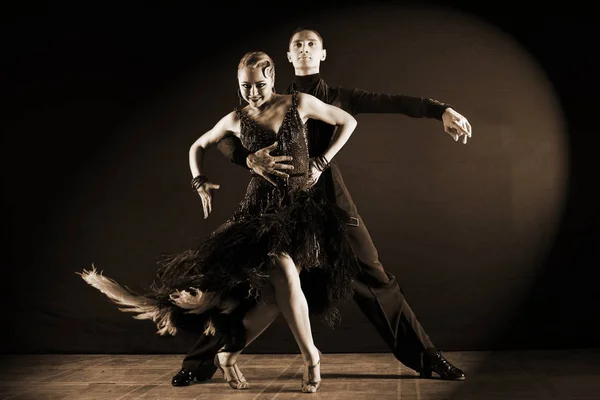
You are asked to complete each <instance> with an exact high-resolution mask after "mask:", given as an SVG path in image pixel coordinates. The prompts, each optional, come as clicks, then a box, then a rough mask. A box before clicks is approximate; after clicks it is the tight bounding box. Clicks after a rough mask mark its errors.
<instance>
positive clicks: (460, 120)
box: [442, 108, 471, 144]
mask: <svg viewBox="0 0 600 400" xmlns="http://www.w3.org/2000/svg"><path fill="white" fill-rule="evenodd" d="M442 123H443V124H444V131H445V132H446V133H447V134H449V135H450V136H452V137H453V138H454V141H458V139H460V138H462V142H463V143H464V144H467V139H470V138H471V124H470V123H469V121H468V120H467V119H466V118H465V117H463V116H462V115H461V114H459V113H458V112H456V111H455V110H453V109H452V108H446V111H444V114H442Z"/></svg>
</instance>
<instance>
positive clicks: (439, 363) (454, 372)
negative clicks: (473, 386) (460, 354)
mask: <svg viewBox="0 0 600 400" xmlns="http://www.w3.org/2000/svg"><path fill="white" fill-rule="evenodd" d="M432 372H435V373H436V374H438V375H439V376H440V378H441V379H444V380H447V381H464V380H465V379H466V377H465V374H464V373H463V372H462V371H461V370H460V369H458V368H456V367H455V366H454V365H452V364H450V361H448V360H446V359H445V358H444V356H443V355H442V352H441V351H436V352H435V354H427V353H425V354H423V368H422V370H421V378H431V374H432Z"/></svg>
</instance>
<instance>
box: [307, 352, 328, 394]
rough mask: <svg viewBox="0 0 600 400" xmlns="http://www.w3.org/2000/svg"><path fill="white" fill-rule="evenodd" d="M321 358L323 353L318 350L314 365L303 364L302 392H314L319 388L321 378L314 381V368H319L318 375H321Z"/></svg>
mask: <svg viewBox="0 0 600 400" xmlns="http://www.w3.org/2000/svg"><path fill="white" fill-rule="evenodd" d="M321 358H323V354H321V352H320V351H319V361H317V363H316V364H315V365H306V364H305V365H304V374H303V375H302V392H303V393H316V392H317V391H318V390H319V387H320V386H321V380H318V381H315V368H319V375H321V374H320V372H321V369H320V367H321Z"/></svg>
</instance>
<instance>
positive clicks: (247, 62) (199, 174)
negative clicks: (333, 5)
mask: <svg viewBox="0 0 600 400" xmlns="http://www.w3.org/2000/svg"><path fill="white" fill-rule="evenodd" d="M237 75H238V84H239V93H238V94H239V95H240V97H241V98H243V99H244V100H245V101H246V102H247V103H248V105H247V106H245V107H243V108H240V107H238V108H236V109H234V110H233V111H232V112H231V113H229V114H227V115H225V116H224V117H223V118H221V120H219V121H218V122H217V123H216V125H215V126H214V127H213V128H212V129H210V130H209V131H208V132H206V133H205V134H203V135H202V136H201V137H200V138H198V140H196V142H195V143H194V144H193V145H192V146H191V148H190V153H189V161H190V169H191V172H192V176H193V179H192V187H193V188H194V189H195V190H196V191H197V192H198V194H199V195H200V198H201V200H202V205H203V210H204V217H205V218H207V217H208V215H209V214H210V212H211V211H212V191H213V190H216V189H218V188H219V185H217V184H214V183H212V182H211V181H210V180H209V179H208V178H207V177H206V176H205V175H204V170H203V160H204V153H205V151H206V150H207V149H208V148H210V147H211V146H213V145H215V144H216V143H218V142H219V141H220V140H221V139H223V138H224V137H225V136H226V135H229V134H233V135H235V136H237V137H238V138H240V140H241V142H242V143H243V144H244V146H245V147H246V148H247V149H248V150H250V151H256V150H258V149H261V148H263V147H266V146H268V145H274V146H275V145H276V149H277V152H278V153H279V155H281V156H282V157H287V158H284V159H287V160H289V161H290V164H289V165H291V168H293V169H292V171H291V173H290V177H289V178H288V179H281V178H275V180H267V179H266V178H263V177H262V176H258V175H254V176H252V178H251V180H250V183H249V185H248V188H247V191H246V195H245V197H244V199H243V201H242V202H241V204H240V206H239V208H238V210H237V211H236V212H235V213H234V215H233V216H232V217H231V218H230V219H229V220H228V221H227V222H226V223H225V224H224V225H223V226H221V227H220V228H219V229H217V230H216V231H215V232H213V233H212V234H211V235H210V237H209V238H207V239H206V240H204V241H203V242H202V243H201V244H200V245H199V246H198V247H197V248H196V249H193V250H188V251H186V252H183V253H181V254H176V255H172V256H169V257H166V258H165V259H164V260H163V261H162V262H161V265H160V268H159V270H158V274H157V278H156V279H155V281H154V283H153V285H152V286H151V290H150V291H149V293H148V294H146V295H144V296H138V295H136V294H134V293H131V292H130V291H127V290H126V289H124V288H123V287H121V286H120V285H118V284H117V283H116V282H114V281H112V280H110V279H108V278H105V277H103V276H102V275H101V274H98V273H97V272H96V270H95V269H93V270H92V271H84V272H83V274H82V277H83V278H84V279H85V280H86V281H87V282H88V283H89V284H90V285H92V286H94V287H96V288H97V289H99V290H101V291H102V292H103V293H105V294H106V295H107V296H108V297H109V298H111V299H112V300H113V301H114V302H116V303H118V304H120V305H124V306H126V307H128V308H126V309H122V310H123V311H132V312H137V313H139V315H138V316H136V318H138V319H152V320H153V321H154V322H155V323H156V324H157V326H158V327H159V333H160V334H166V333H169V334H175V333H176V331H177V329H178V328H181V329H186V327H187V326H188V325H187V324H188V321H189V320H190V319H193V320H194V323H196V324H197V323H198V322H199V321H200V322H201V323H203V324H204V327H205V328H206V329H207V330H208V331H209V332H210V331H213V332H214V331H215V330H222V331H226V336H228V337H230V338H231V340H230V343H232V345H231V348H232V349H233V348H235V344H234V343H235V339H236V335H238V334H237V332H238V329H236V327H235V326H232V325H231V324H230V323H229V322H230V320H233V318H231V319H228V318H227V316H228V315H230V314H232V313H236V312H238V311H239V310H240V309H242V308H243V305H244V304H247V303H248V301H249V300H248V299H249V298H250V299H253V300H255V301H259V307H255V308H253V309H252V311H251V312H252V313H258V314H260V315H261V316H263V317H264V318H272V316H273V315H275V314H276V310H277V308H278V309H279V310H280V311H281V313H282V314H283V315H284V317H285V319H286V321H287V323H288V326H289V327H290V330H291V331H292V333H293V335H294V338H295V339H296V342H297V344H298V347H299V349H300V352H301V353H302V356H303V359H304V362H305V371H304V374H303V378H302V391H303V392H308V393H312V392H316V391H317V390H318V389H319V386H320V352H319V351H318V349H317V348H316V347H315V345H314V343H313V339H312V333H311V328H310V319H309V309H310V310H311V312H312V313H315V314H318V315H320V316H321V317H322V318H324V319H325V320H326V321H327V322H328V323H330V324H333V323H334V322H335V320H336V318H337V317H338V314H337V309H336V306H335V305H336V302H337V301H339V300H341V299H344V298H347V297H350V296H351V294H352V281H353V279H354V276H355V274H356V273H357V266H356V263H355V259H354V255H353V253H352V249H351V247H350V244H349V242H348V239H347V236H346V223H347V217H348V216H347V215H346V214H345V213H344V212H343V211H342V210H341V209H339V208H338V207H337V206H336V205H335V204H333V203H331V202H327V201H326V200H325V199H324V198H321V197H320V196H318V195H317V194H316V193H313V191H312V190H311V187H312V185H314V183H315V182H316V181H317V180H318V178H319V176H320V174H321V172H322V171H323V170H324V169H325V168H327V167H328V165H329V162H330V161H331V159H332V158H333V157H334V156H335V155H336V154H337V153H338V152H339V150H340V149H341V148H342V147H343V145H344V144H345V143H346V142H347V140H348V139H349V137H350V135H351V134H352V132H353V131H354V129H355V128H356V120H355V119H354V118H353V117H352V116H351V115H350V114H348V113H347V112H345V111H343V110H341V109H340V108H337V107H334V106H331V105H328V104H325V103H323V102H322V101H320V100H318V99H317V98H315V97H313V96H311V95H308V94H303V93H293V94H291V95H281V94H277V93H275V90H274V84H275V67H274V63H273V61H272V60H271V58H270V57H269V56H268V55H267V54H265V53H263V52H250V53H247V54H246V55H244V57H243V58H242V59H241V61H240V63H239V65H238V72H237ZM309 118H312V119H319V120H322V121H324V122H326V123H329V124H332V125H337V126H338V129H337V132H336V134H335V135H334V137H333V138H332V140H331V143H330V145H329V147H328V148H327V149H326V151H325V152H324V153H323V154H322V155H320V156H319V157H316V158H312V159H311V158H309V155H308V145H307V138H306V131H305V122H306V121H307V120H308V119H309ZM301 277H302V278H301ZM301 279H302V280H301ZM247 320H255V319H253V318H247ZM244 321H246V320H244ZM260 326H265V325H264V324H260ZM261 329H262V328H261ZM241 331H243V332H244V333H243V335H244V338H243V339H242V341H243V342H244V344H247V343H249V342H251V341H252V340H254V339H255V338H256V337H257V336H258V335H260V333H261V331H260V329H259V328H257V327H253V326H244V329H242V330H241ZM237 354H238V353H236V352H235V351H232V350H226V349H223V351H222V352H220V353H219V354H217V357H215V364H216V365H217V366H218V367H219V368H220V369H222V371H223V373H224V376H225V378H226V379H227V381H228V382H229V384H230V386H231V387H233V388H234V389H246V388H248V384H247V382H246V380H245V378H244V377H243V375H242V374H241V372H240V371H239V369H238V368H237V365H236V363H235V358H236V356H237Z"/></svg>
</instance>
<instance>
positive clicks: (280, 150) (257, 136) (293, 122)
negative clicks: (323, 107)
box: [235, 92, 309, 190]
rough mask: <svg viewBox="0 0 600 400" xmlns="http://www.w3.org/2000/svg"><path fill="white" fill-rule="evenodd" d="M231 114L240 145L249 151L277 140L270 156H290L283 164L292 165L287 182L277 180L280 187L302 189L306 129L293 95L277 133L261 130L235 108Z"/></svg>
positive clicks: (305, 168)
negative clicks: (237, 124)
mask: <svg viewBox="0 0 600 400" xmlns="http://www.w3.org/2000/svg"><path fill="white" fill-rule="evenodd" d="M235 111H236V113H237V115H238V118H239V119H240V126H241V128H240V135H241V136H240V139H241V142H242V144H243V145H244V147H246V148H247V149H248V150H249V151H251V152H256V151H257V150H260V149H262V148H264V147H267V146H270V145H272V144H273V143H274V142H275V141H277V142H278V144H277V149H276V150H275V151H272V152H271V155H273V156H278V155H286V156H292V157H293V160H292V161H289V162H286V163H287V164H290V165H293V166H294V169H293V170H291V171H290V178H289V179H288V180H287V181H286V180H285V179H282V178H277V183H278V184H279V185H280V188H284V187H286V188H287V189H288V190H295V189H298V188H300V187H302V186H303V185H304V184H305V182H306V179H307V176H308V175H307V172H308V158H309V157H308V141H307V136H306V126H305V125H304V123H303V122H302V119H301V118H300V114H299V113H298V98H297V93H296V92H294V93H293V94H292V105H291V106H290V108H289V109H288V110H287V111H286V113H285V115H284V117H283V122H282V124H281V127H280V128H279V131H278V132H273V131H272V130H270V129H267V128H264V127H263V126H262V125H260V124H258V123H257V122H256V121H255V120H254V119H253V118H251V117H249V116H248V115H247V114H246V113H245V112H244V111H242V110H241V109H239V108H236V110H235ZM260 179H263V178H260ZM263 180H264V179H263Z"/></svg>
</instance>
